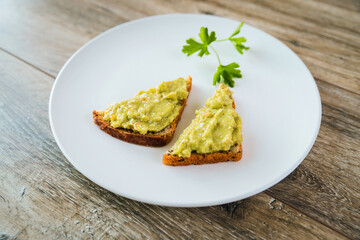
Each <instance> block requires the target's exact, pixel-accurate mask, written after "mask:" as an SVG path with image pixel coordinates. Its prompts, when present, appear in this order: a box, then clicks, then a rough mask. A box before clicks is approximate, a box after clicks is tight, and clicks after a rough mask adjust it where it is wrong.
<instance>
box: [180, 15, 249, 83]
mask: <svg viewBox="0 0 360 240" xmlns="http://www.w3.org/2000/svg"><path fill="white" fill-rule="evenodd" d="M243 25H244V23H243V22H242V23H241V24H240V25H239V26H238V27H237V28H236V29H235V31H234V32H233V33H232V34H231V35H230V37H228V38H225V39H221V40H217V38H216V34H215V32H213V31H212V32H211V33H210V34H209V31H208V28H207V27H201V28H200V33H199V37H200V41H199V40H195V39H193V38H189V39H188V40H186V43H187V45H184V46H183V49H182V51H183V53H185V54H186V55H187V56H191V55H192V54H194V53H197V52H199V53H198V56H199V57H203V56H204V55H209V54H210V52H209V48H210V49H211V50H212V51H213V52H214V53H215V55H216V57H217V60H218V62H219V66H218V68H217V71H216V72H215V74H214V77H213V85H216V83H220V82H223V83H225V84H226V85H228V86H229V87H234V84H235V81H234V78H241V77H242V75H241V71H240V69H239V67H240V66H239V64H238V63H236V62H233V63H230V64H228V65H222V64H221V61H220V57H219V54H218V53H217V51H216V50H215V48H214V47H213V46H212V45H211V43H213V42H224V41H230V42H231V43H232V44H233V45H234V47H235V49H236V50H237V51H238V52H239V53H240V54H243V53H244V50H249V47H247V46H245V45H244V44H243V43H244V42H246V38H244V37H235V36H236V35H238V34H239V33H240V30H241V27H242V26H243Z"/></svg>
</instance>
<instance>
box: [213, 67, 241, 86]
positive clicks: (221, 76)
mask: <svg viewBox="0 0 360 240" xmlns="http://www.w3.org/2000/svg"><path fill="white" fill-rule="evenodd" d="M238 67H240V66H239V64H237V63H235V62H233V63H230V64H229V65H221V64H220V65H219V66H218V68H217V71H216V73H215V74H214V77H213V85H216V83H220V81H222V82H224V83H225V84H226V85H228V86H230V87H234V84H235V81H234V80H233V78H241V77H242V75H241V71H240V69H237V68H238Z"/></svg>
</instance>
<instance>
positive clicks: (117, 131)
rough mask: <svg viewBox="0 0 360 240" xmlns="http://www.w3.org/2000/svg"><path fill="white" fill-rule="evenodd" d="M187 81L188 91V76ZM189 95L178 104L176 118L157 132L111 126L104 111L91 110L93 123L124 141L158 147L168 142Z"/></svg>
mask: <svg viewBox="0 0 360 240" xmlns="http://www.w3.org/2000/svg"><path fill="white" fill-rule="evenodd" d="M186 80H187V81H188V88H187V91H188V93H190V90H191V86H192V78H191V77H190V76H188V77H187V78H186ZM188 97H189V94H188V96H187V97H186V99H183V100H182V101H181V102H180V104H181V108H180V111H179V114H178V115H177V116H176V118H175V119H174V120H173V121H172V122H171V123H170V125H168V126H167V127H165V128H164V129H163V130H161V131H159V132H151V131H150V132H147V133H146V134H140V133H138V132H136V131H133V130H131V129H125V128H114V127H112V126H111V124H110V122H108V121H106V120H105V119H104V113H105V111H103V110H102V111H96V110H94V111H93V119H94V123H95V124H96V125H98V126H99V128H100V129H101V130H103V131H105V132H106V133H107V134H109V135H111V136H113V137H115V138H117V139H120V140H122V141H125V142H129V143H134V144H138V145H143V146H152V147H160V146H164V145H166V144H167V143H169V142H170V141H171V139H172V137H173V135H174V133H175V129H176V127H177V124H178V122H179V121H180V119H181V115H182V112H183V111H184V108H185V106H186V102H187V99H188Z"/></svg>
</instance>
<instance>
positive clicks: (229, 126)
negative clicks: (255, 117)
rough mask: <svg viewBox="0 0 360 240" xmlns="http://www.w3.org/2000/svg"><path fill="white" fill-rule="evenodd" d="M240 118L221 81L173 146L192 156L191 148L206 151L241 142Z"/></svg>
mask: <svg viewBox="0 0 360 240" xmlns="http://www.w3.org/2000/svg"><path fill="white" fill-rule="evenodd" d="M241 124H242V123H241V118H240V116H239V115H238V114H237V112H236V111H235V109H234V108H233V100H232V97H231V91H230V89H229V88H228V87H227V86H226V85H224V84H221V85H220V87H219V89H218V90H216V92H215V95H213V96H212V97H211V98H209V99H208V100H207V101H206V104H205V107H204V108H202V109H200V110H198V111H196V117H195V119H194V120H193V121H192V123H191V124H190V126H188V127H187V128H186V129H185V130H184V132H183V133H182V134H181V135H180V137H179V139H178V140H177V142H176V143H175V145H174V146H173V148H172V150H173V152H172V154H173V155H178V156H179V157H189V156H190V155H191V153H192V152H196V153H200V154H205V153H213V152H218V151H228V150H230V148H231V147H232V146H235V145H237V144H241V143H242V132H241Z"/></svg>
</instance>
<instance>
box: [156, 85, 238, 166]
mask: <svg viewBox="0 0 360 240" xmlns="http://www.w3.org/2000/svg"><path fill="white" fill-rule="evenodd" d="M217 91H226V93H227V94H228V101H229V104H228V106H227V108H231V102H230V101H232V109H235V102H234V99H233V98H232V93H231V91H230V89H229V88H228V87H227V86H225V85H224V84H221V85H220V87H219V90H217ZM213 97H214V96H213ZM220 104H221V103H220ZM219 109H221V108H219ZM201 110H206V107H204V108H203V109H201ZM201 110H200V111H199V112H201ZM214 111H215V112H216V110H214ZM233 112H234V111H233ZM198 114H199V113H197V118H198V117H199V116H198ZM234 114H236V115H237V113H236V112H235V113H234ZM237 117H238V118H239V119H240V117H239V116H238V115H237ZM197 118H195V120H196V119H197ZM209 118H211V117H209ZM195 120H193V122H192V123H191V124H190V125H189V126H188V127H187V128H186V129H185V130H184V132H183V133H182V135H181V136H180V137H179V139H178V140H177V142H176V143H175V144H174V146H173V148H174V147H175V146H176V145H177V144H178V145H179V144H181V142H179V141H181V140H182V141H184V140H186V141H187V137H186V134H187V133H188V132H187V130H188V129H191V128H192V127H196V125H194V124H199V122H196V121H195ZM238 122H240V124H238V125H236V126H237V127H238V128H239V130H240V132H239V133H240V134H241V137H240V138H238V139H237V141H236V142H235V143H234V144H233V145H232V146H231V147H230V149H223V150H216V151H213V152H205V153H198V152H196V151H194V150H192V151H191V153H190V151H188V152H187V154H190V156H179V155H177V154H176V153H174V150H173V148H172V149H171V150H169V151H168V152H167V153H165V154H164V155H163V163H164V165H172V166H186V165H192V164H194V165H198V164H207V163H218V162H227V161H239V160H240V159H241V157H242V133H241V119H240V120H239V121H238ZM198 126H199V125H198ZM197 129H201V128H199V127H198V128H197ZM197 131H202V130H197ZM184 134H185V135H184ZM183 135H184V136H183ZM198 135H201V136H203V135H204V134H203V133H202V132H198ZM182 137H183V138H182ZM190 148H191V147H190Z"/></svg>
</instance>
